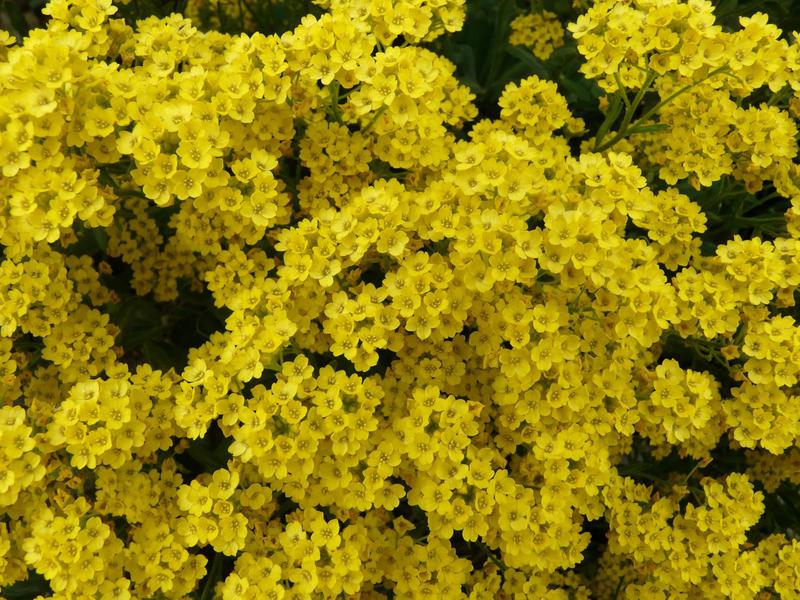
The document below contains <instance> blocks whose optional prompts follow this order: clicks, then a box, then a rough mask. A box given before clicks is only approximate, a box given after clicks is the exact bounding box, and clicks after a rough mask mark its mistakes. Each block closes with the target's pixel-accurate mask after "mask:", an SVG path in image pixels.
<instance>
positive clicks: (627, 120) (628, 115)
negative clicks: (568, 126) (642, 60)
mask: <svg viewBox="0 0 800 600" xmlns="http://www.w3.org/2000/svg"><path fill="white" fill-rule="evenodd" d="M727 68H728V66H727V65H723V66H722V67H718V68H716V69H714V70H712V71H711V72H709V73H708V75H706V76H705V77H702V78H701V79H698V80H697V81H693V82H692V83H688V84H686V85H685V86H683V87H681V88H680V89H678V90H676V91H674V92H673V93H671V94H670V95H669V96H667V97H666V98H664V99H663V100H661V101H660V102H658V103H657V104H656V105H655V106H653V107H652V108H651V109H649V110H648V111H646V112H645V113H644V114H643V115H642V116H641V117H639V118H638V119H636V121H635V122H634V121H633V115H634V112H635V110H636V108H638V106H639V104H640V103H641V101H642V98H644V94H645V93H646V92H647V90H648V88H649V87H650V85H651V84H652V83H653V81H655V78H656V74H655V73H654V72H652V71H651V72H650V74H649V75H648V76H647V77H646V78H645V83H644V85H643V86H642V89H640V90H639V93H637V94H636V97H635V98H634V100H633V102H632V104H631V107H632V109H631V110H629V111H625V117H624V118H623V120H622V124H621V125H620V128H619V131H618V132H617V134H616V135H615V136H614V137H613V138H611V139H610V140H609V141H608V142H606V143H605V144H601V145H599V146H598V147H597V148H596V151H597V152H603V151H604V150H608V149H609V148H612V147H613V146H615V145H616V144H617V143H618V142H620V141H622V140H623V139H625V138H626V137H628V135H630V134H631V132H632V130H634V129H636V128H637V127H641V126H642V124H643V123H644V122H646V121H647V120H648V119H650V118H651V117H652V116H653V115H655V114H656V113H657V112H658V111H660V110H661V109H662V108H664V107H665V106H667V105H668V104H669V103H670V102H672V101H673V100H675V98H677V97H678V96H680V95H681V94H683V93H685V92H687V91H689V90H691V89H692V88H694V87H696V86H698V85H700V84H701V83H703V82H704V81H707V80H708V79H711V78H712V77H714V76H715V75H718V74H719V73H722V72H723V71H725V70H727ZM631 123H633V124H632V125H631Z"/></svg>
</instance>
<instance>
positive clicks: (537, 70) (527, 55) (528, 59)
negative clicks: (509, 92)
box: [506, 46, 550, 79]
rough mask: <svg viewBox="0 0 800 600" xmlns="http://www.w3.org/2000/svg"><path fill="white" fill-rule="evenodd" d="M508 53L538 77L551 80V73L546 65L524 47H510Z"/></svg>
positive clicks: (507, 49)
mask: <svg viewBox="0 0 800 600" xmlns="http://www.w3.org/2000/svg"><path fill="white" fill-rule="evenodd" d="M506 52H507V53H508V54H510V55H511V56H513V57H514V58H516V59H517V60H520V61H522V63H524V64H525V65H526V66H527V67H528V68H529V69H530V70H531V71H533V73H534V74H536V75H538V76H539V77H541V78H543V79H549V78H550V73H549V71H548V69H547V67H546V66H545V64H544V63H543V62H542V61H540V60H539V59H538V58H536V56H534V54H533V52H531V51H530V50H529V49H528V48H525V47H523V46H508V47H507V48H506Z"/></svg>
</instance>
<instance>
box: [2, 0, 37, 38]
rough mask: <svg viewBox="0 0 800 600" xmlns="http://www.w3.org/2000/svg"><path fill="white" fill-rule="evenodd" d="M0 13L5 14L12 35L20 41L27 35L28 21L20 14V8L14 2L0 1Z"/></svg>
mask: <svg viewBox="0 0 800 600" xmlns="http://www.w3.org/2000/svg"><path fill="white" fill-rule="evenodd" d="M0 13H5V14H6V16H7V17H8V21H9V24H10V25H11V28H12V30H13V33H15V34H16V35H17V37H18V38H20V39H22V38H24V37H25V36H26V35H27V34H28V30H29V29H30V27H28V21H27V20H26V19H25V15H24V14H23V13H22V7H21V6H20V4H19V2H16V1H15V0H10V1H9V0H0Z"/></svg>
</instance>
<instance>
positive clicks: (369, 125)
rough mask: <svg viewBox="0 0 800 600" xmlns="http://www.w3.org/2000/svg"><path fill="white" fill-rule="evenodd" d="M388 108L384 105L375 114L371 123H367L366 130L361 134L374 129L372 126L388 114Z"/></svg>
mask: <svg viewBox="0 0 800 600" xmlns="http://www.w3.org/2000/svg"><path fill="white" fill-rule="evenodd" d="M387 108H389V107H388V106H387V105H386V104H384V105H383V106H381V107H380V108H379V109H378V110H376V111H375V114H374V115H373V116H372V118H371V119H370V120H369V123H367V124H366V126H365V127H364V129H362V130H361V133H367V132H368V131H369V130H370V129H372V126H373V125H375V121H377V120H378V119H380V118H381V115H382V114H383V113H385V112H386V109H387Z"/></svg>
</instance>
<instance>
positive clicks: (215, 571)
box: [200, 552, 222, 600]
mask: <svg viewBox="0 0 800 600" xmlns="http://www.w3.org/2000/svg"><path fill="white" fill-rule="evenodd" d="M221 571H222V554H220V553H219V552H217V553H215V554H214V558H213V559H211V568H210V569H209V571H208V576H207V577H206V583H205V585H204V586H203V591H202V593H201V594H200V600H209V599H210V598H211V597H212V595H213V593H214V586H215V585H216V584H217V581H218V580H219V578H220V572H221Z"/></svg>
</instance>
